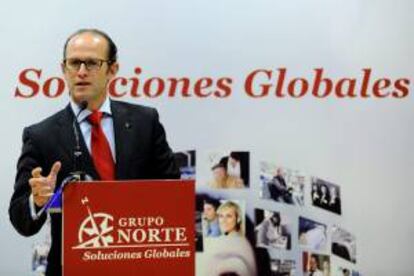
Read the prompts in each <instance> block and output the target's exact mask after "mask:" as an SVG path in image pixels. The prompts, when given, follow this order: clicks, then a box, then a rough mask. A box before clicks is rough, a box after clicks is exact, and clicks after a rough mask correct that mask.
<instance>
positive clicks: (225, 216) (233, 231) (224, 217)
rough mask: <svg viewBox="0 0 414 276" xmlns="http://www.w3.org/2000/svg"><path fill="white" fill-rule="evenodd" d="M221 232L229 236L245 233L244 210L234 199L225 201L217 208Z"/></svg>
mask: <svg viewBox="0 0 414 276" xmlns="http://www.w3.org/2000/svg"><path fill="white" fill-rule="evenodd" d="M217 214H218V219H219V226H220V232H221V234H222V235H224V236H227V237H232V236H241V235H244V234H243V233H244V229H243V212H242V210H241V208H240V206H239V204H237V203H236V202H234V201H230V200H229V201H225V202H224V203H222V204H221V205H220V207H219V208H218V209H217Z"/></svg>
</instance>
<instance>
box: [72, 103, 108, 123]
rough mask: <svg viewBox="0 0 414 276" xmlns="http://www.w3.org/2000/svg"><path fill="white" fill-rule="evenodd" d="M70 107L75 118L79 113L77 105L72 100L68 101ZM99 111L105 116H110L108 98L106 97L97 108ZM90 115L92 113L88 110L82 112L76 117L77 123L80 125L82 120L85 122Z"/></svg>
mask: <svg viewBox="0 0 414 276" xmlns="http://www.w3.org/2000/svg"><path fill="white" fill-rule="evenodd" d="M70 107H71V108H72V111H73V114H75V116H76V115H77V114H78V113H79V111H80V107H79V105H78V104H77V103H75V101H73V99H70ZM99 111H100V112H102V113H103V114H104V115H105V116H112V111H111V101H110V99H109V97H106V99H105V101H104V102H103V104H102V105H101V107H100V108H99ZM91 113H92V111H90V110H89V109H85V110H83V111H82V112H81V113H80V114H79V116H78V123H81V122H82V121H83V120H85V119H86V118H87V117H88V116H89V115H90V114H91Z"/></svg>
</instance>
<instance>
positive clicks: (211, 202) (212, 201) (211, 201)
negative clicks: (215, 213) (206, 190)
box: [204, 198, 220, 210]
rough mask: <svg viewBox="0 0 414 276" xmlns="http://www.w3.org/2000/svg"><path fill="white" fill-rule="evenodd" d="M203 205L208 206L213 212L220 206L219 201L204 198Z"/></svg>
mask: <svg viewBox="0 0 414 276" xmlns="http://www.w3.org/2000/svg"><path fill="white" fill-rule="evenodd" d="M204 204H209V205H211V206H213V207H214V210H217V208H218V207H219V206H220V201H219V200H217V199H215V198H206V199H204Z"/></svg>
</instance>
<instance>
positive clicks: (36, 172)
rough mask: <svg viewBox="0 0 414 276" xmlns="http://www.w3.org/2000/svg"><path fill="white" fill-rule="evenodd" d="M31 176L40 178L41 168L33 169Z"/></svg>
mask: <svg viewBox="0 0 414 276" xmlns="http://www.w3.org/2000/svg"><path fill="white" fill-rule="evenodd" d="M32 176H33V177H34V178H38V177H42V168H41V167H37V168H34V169H33V170H32Z"/></svg>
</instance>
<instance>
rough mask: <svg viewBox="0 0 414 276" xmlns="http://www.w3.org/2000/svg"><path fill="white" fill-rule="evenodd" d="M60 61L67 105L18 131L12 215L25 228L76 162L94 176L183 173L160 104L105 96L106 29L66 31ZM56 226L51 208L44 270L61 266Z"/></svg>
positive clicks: (34, 223) (108, 73)
mask: <svg viewBox="0 0 414 276" xmlns="http://www.w3.org/2000/svg"><path fill="white" fill-rule="evenodd" d="M61 69H62V72H63V75H64V78H65V81H66V84H67V87H68V90H69V96H70V99H69V103H68V105H67V106H66V107H65V108H64V109H63V110H61V111H59V112H57V113H56V114H53V115H52V116H50V117H48V118H47V119H45V120H43V121H41V122H40V123H37V124H34V125H31V126H29V127H26V128H25V129H24V131H23V147H22V151H21V155H20V157H19V159H18V163H17V173H16V181H15V184H14V192H13V195H12V197H11V201H10V206H9V216H10V220H11V223H12V224H13V226H14V227H15V229H16V230H17V231H18V232H19V233H20V234H22V235H24V236H31V235H34V234H36V233H37V232H39V230H40V229H41V228H42V226H43V224H44V223H45V221H46V213H43V214H42V215H41V216H40V217H38V216H37V212H38V211H39V210H40V209H41V208H42V207H43V206H44V205H45V204H46V203H47V202H48V200H49V199H50V197H51V195H52V194H53V193H54V191H56V190H57V189H58V188H59V186H60V185H61V183H62V180H63V179H64V178H66V177H67V176H68V175H69V174H70V173H71V172H73V170H74V169H77V170H83V171H84V172H85V173H86V174H87V175H89V176H91V177H92V178H93V179H95V180H121V179H172V178H174V179H176V178H179V177H180V172H179V170H178V168H177V166H176V164H175V161H174V156H173V153H172V151H171V149H170V147H169V145H168V143H167V139H166V133H165V131H164V128H163V126H162V125H161V123H160V121H159V116H158V112H157V110H155V109H154V108H150V107H144V106H139V105H134V104H129V103H124V102H118V101H114V100H112V99H110V98H109V96H108V92H107V87H108V83H109V82H110V81H111V80H112V79H113V78H114V77H115V76H116V74H117V72H118V69H119V63H118V61H117V46H116V45H115V43H114V42H113V40H112V39H111V38H110V37H109V36H108V35H107V34H106V33H104V32H102V31H100V30H96V29H83V30H79V31H77V32H75V33H73V34H72V35H70V36H69V37H68V39H67V40H66V42H65V44H64V47H63V59H62V62H61ZM75 151H76V152H77V153H76V156H77V157H76V158H75V154H74V152H75ZM78 153H81V155H80V156H79V154H78ZM74 164H76V168H74ZM61 233H62V216H61V214H60V213H57V214H51V236H52V244H51V249H50V252H49V255H48V263H47V271H46V275H53V276H56V275H61V273H62V267H61V260H62V256H61V244H62V240H61Z"/></svg>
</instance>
